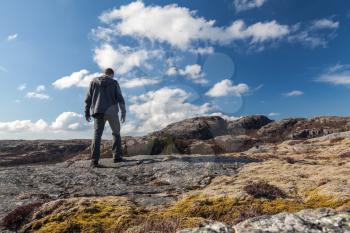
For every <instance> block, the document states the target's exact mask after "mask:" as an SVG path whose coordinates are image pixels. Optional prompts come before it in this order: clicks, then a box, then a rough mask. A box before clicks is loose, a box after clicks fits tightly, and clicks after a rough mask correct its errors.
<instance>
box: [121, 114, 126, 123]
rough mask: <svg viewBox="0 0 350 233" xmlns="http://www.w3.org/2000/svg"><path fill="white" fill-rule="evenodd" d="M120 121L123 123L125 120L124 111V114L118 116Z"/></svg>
mask: <svg viewBox="0 0 350 233" xmlns="http://www.w3.org/2000/svg"><path fill="white" fill-rule="evenodd" d="M120 121H121V122H122V123H124V122H125V113H124V114H122V116H121V117H120Z"/></svg>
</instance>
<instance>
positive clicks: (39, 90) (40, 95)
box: [19, 85, 50, 100]
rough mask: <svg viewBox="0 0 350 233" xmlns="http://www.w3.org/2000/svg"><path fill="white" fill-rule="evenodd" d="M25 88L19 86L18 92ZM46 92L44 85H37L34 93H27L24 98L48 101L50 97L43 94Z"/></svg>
mask: <svg viewBox="0 0 350 233" xmlns="http://www.w3.org/2000/svg"><path fill="white" fill-rule="evenodd" d="M23 87H24V89H25V86H19V90H21V89H22V90H24V89H23ZM45 90H46V88H45V86H44V85H39V86H37V87H36V89H35V90H34V91H30V92H27V94H26V97H27V98H28V99H41V100H48V99H50V96H49V95H48V94H46V93H44V92H45Z"/></svg>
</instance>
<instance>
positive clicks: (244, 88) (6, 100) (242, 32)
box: [0, 0, 350, 139]
mask: <svg viewBox="0 0 350 233" xmlns="http://www.w3.org/2000/svg"><path fill="white" fill-rule="evenodd" d="M349 41H350V2H349V1H346V0H333V1H330V0H328V1H327V0H318V1H317V4H315V1H312V0H307V1H294V0H220V1H211V0H196V1H186V0H183V1H111V0H103V1H83V0H75V1H71V0H56V1H45V0H32V1H19V0H11V1H2V2H1V7H0V80H1V82H2V85H0V97H1V98H0V104H1V106H2V109H3V110H2V114H1V115H0V138H7V139H10V138H11V139H12V138H13V139H18V138H24V139H30V138H89V137H90V134H91V124H88V123H86V122H84V119H83V116H82V114H83V100H84V96H85V92H86V86H87V85H88V83H89V82H90V80H91V79H92V78H93V77H95V76H97V75H98V74H99V73H100V72H101V70H103V69H104V68H106V67H109V66H111V67H113V68H115V69H116V71H117V75H116V79H117V80H118V81H119V82H120V84H121V86H122V91H123V94H124V95H125V98H126V99H127V106H128V114H127V122H126V124H125V125H123V129H122V133H123V134H124V135H142V134H145V133H148V132H151V131H153V130H157V129H161V128H162V127H164V126H165V125H167V124H169V123H172V122H175V121H179V120H182V119H185V118H188V117H193V116H197V115H212V114H216V115H217V114H219V115H222V116H223V117H226V118H230V117H231V118H233V117H240V116H244V115H251V114H264V115H267V116H270V117H271V118H273V119H281V118H287V117H312V116H318V115H349V114H350V108H349V107H348V102H349V101H348V100H349V99H350V92H349V88H348V86H349V84H350V53H349V52H350V51H349V50H350V48H349ZM106 137H108V136H107V135H106Z"/></svg>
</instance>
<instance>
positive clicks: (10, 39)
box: [7, 33, 18, 41]
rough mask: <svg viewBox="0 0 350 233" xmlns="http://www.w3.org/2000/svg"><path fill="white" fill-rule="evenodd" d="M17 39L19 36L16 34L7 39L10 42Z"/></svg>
mask: <svg viewBox="0 0 350 233" xmlns="http://www.w3.org/2000/svg"><path fill="white" fill-rule="evenodd" d="M17 37H18V34H17V33H15V34H12V35H9V36H8V37H7V40H8V41H13V40H16V39H17Z"/></svg>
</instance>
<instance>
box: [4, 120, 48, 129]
mask: <svg viewBox="0 0 350 233" xmlns="http://www.w3.org/2000/svg"><path fill="white" fill-rule="evenodd" d="M47 127H48V124H47V123H46V122H45V121H44V120H42V119H40V120H38V121H37V122H32V121H30V120H15V121H10V122H0V131H6V132H23V131H31V132H38V131H44V130H46V129H47Z"/></svg>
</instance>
